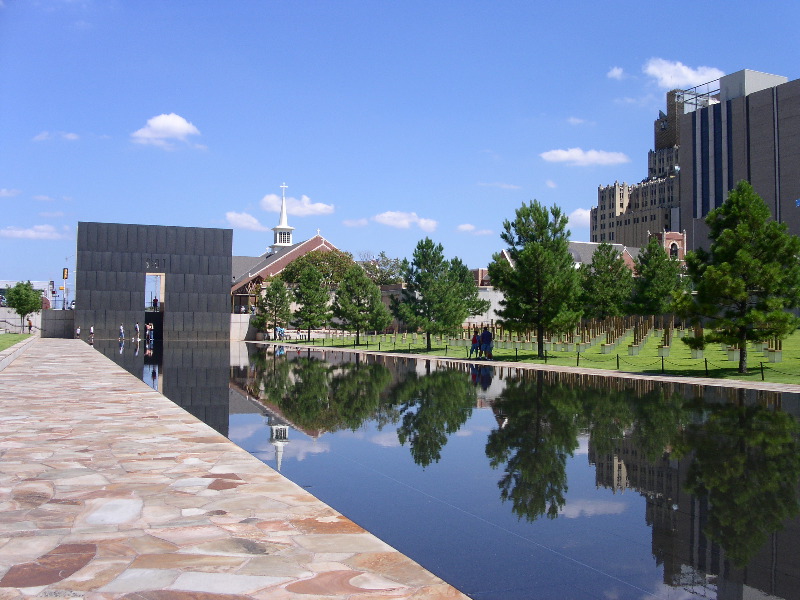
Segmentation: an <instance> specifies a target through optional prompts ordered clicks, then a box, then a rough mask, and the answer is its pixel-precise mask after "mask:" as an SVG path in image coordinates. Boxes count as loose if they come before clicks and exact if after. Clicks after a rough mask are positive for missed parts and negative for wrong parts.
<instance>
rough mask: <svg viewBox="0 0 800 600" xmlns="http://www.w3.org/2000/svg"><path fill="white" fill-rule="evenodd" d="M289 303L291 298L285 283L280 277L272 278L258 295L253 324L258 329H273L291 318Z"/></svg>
mask: <svg viewBox="0 0 800 600" xmlns="http://www.w3.org/2000/svg"><path fill="white" fill-rule="evenodd" d="M291 304H292V299H291V296H290V295H289V290H288V289H287V288H286V284H285V283H283V281H281V280H280V279H273V280H272V281H271V282H270V284H269V285H268V286H267V288H266V289H265V290H264V293H263V294H262V295H260V296H259V297H258V313H257V314H256V316H255V317H254V318H253V325H254V326H255V327H256V328H257V329H258V330H259V331H265V330H267V329H268V328H270V327H271V328H272V330H273V331H275V330H276V329H277V328H278V327H279V326H281V325H284V324H286V323H288V322H289V319H291V318H292V310H291Z"/></svg>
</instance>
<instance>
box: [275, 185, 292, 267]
mask: <svg viewBox="0 0 800 600" xmlns="http://www.w3.org/2000/svg"><path fill="white" fill-rule="evenodd" d="M287 187H289V186H287V185H286V183H282V184H281V216H280V219H279V221H278V225H277V226H276V227H273V228H272V231H274V232H275V237H274V240H273V243H272V246H270V250H272V252H277V251H278V250H279V249H280V248H286V247H288V246H291V245H292V231H293V230H294V227H290V226H289V221H288V220H287V217H286V188H287Z"/></svg>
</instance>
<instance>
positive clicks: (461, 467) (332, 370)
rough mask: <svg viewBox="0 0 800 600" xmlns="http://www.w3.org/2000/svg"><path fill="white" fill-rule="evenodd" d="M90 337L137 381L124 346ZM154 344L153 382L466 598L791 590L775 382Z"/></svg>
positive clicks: (799, 471) (797, 588) (793, 540)
mask: <svg viewBox="0 0 800 600" xmlns="http://www.w3.org/2000/svg"><path fill="white" fill-rule="evenodd" d="M245 347H246V348H248V349H247V350H244V351H242V350H240V348H245ZM237 348H238V349H237ZM98 349H100V350H102V351H104V352H105V353H106V354H107V355H108V356H109V357H111V358H113V359H115V360H117V361H118V362H120V364H123V366H125V363H126V360H127V363H128V366H126V368H128V370H130V371H131V372H134V373H137V374H139V375H141V376H142V378H143V379H144V380H145V381H146V382H147V381H148V379H149V382H152V380H153V377H152V369H151V370H150V371H148V370H147V366H151V365H145V363H144V361H143V358H142V363H141V365H140V364H139V362H138V361H139V357H138V356H137V357H134V358H135V359H136V360H135V361H134V359H133V358H131V357H130V356H129V355H130V354H132V350H129V349H124V348H123V349H122V353H121V354H120V353H118V352H117V349H116V348H114V347H112V348H111V349H110V350H104V349H103V348H98ZM158 354H159V356H158V357H154V356H151V357H150V360H151V361H156V362H159V364H158V365H157V366H158V371H157V373H158V376H157V378H156V381H157V382H158V381H159V380H160V384H161V386H162V388H163V389H162V392H163V393H165V395H167V396H168V397H172V396H171V394H175V395H176V396H175V397H174V398H173V400H175V401H176V402H178V403H179V404H180V405H181V406H185V407H187V409H189V410H190V411H192V412H193V414H197V415H198V416H200V414H206V415H209V416H210V417H211V419H212V420H214V419H216V421H217V423H216V425H213V424H212V426H214V427H215V428H217V429H218V430H220V431H223V430H224V432H225V433H226V435H227V436H228V437H229V438H230V439H231V440H232V441H234V442H235V443H237V444H238V445H239V446H241V447H242V448H245V449H246V450H248V451H249V452H251V453H252V454H253V455H255V456H257V457H258V458H260V459H261V460H263V461H264V462H265V463H267V464H269V465H270V466H271V467H273V468H276V469H279V470H280V472H281V473H282V474H283V475H285V476H286V477H287V478H289V479H291V480H293V481H295V482H296V483H298V484H299V485H301V486H302V487H304V488H306V489H308V490H309V491H310V492H311V493H313V494H314V495H315V496H317V497H318V498H320V499H321V500H323V501H324V502H326V503H327V504H329V505H331V506H332V507H334V508H336V509H337V510H339V511H341V512H342V513H343V514H345V515H346V516H348V517H349V518H350V519H352V520H353V521H355V522H356V523H358V524H360V525H361V526H363V527H364V528H366V529H367V530H369V531H371V532H372V533H374V534H375V535H377V536H379V537H380V538H382V539H383V540H385V541H386V542H388V543H390V544H391V545H393V546H394V547H396V548H397V549H398V550H400V551H401V552H403V553H405V554H406V555H408V556H410V557H411V558H413V559H414V560H416V561H418V562H419V563H421V564H422V565H423V566H425V567H426V568H428V569H429V570H431V571H433V572H434V573H436V574H437V575H439V576H440V577H442V578H443V579H445V580H446V581H448V582H449V583H451V584H453V585H454V586H456V587H457V588H459V589H460V590H462V591H463V592H465V593H466V594H467V595H469V596H470V597H472V598H475V599H509V598H511V599H516V598H578V599H584V598H585V599H597V598H620V599H622V598H649V597H655V598H670V599H673V598H674V599H678V598H681V599H683V598H719V599H746V598H783V599H786V600H788V599H789V598H800V551H798V544H800V519H798V482H799V481H800V452H799V451H798V450H800V448H799V447H798V446H799V445H800V444H798V425H797V419H798V416H800V398H798V396H797V395H795V394H788V393H784V394H781V393H775V392H756V391H752V390H737V389H725V388H719V387H705V388H704V387H698V386H690V385H686V384H661V383H656V382H649V381H636V382H634V381H625V380H622V379H614V378H606V377H595V376H575V375H565V374H558V373H551V372H543V371H523V370H518V369H516V368H511V369H509V368H506V367H498V366H495V365H489V364H480V363H467V362H464V361H433V360H415V359H405V358H391V357H386V358H384V357H376V356H374V355H360V354H352V353H346V352H338V351H321V350H308V351H307V350H305V349H304V350H302V351H298V349H297V348H288V347H287V348H283V347H276V346H270V345H267V346H263V345H262V346H256V345H250V344H248V345H247V346H245V345H241V346H237V347H236V348H233V347H229V346H228V345H225V344H223V345H221V347H216V346H215V347H209V346H205V347H204V348H202V349H201V348H198V347H191V346H190V345H185V346H178V347H175V348H171V347H168V346H164V348H163V349H162V350H161V352H159V353H158ZM217 361H219V362H217ZM210 363H214V364H210ZM204 365H205V366H204ZM228 365H230V368H229V367H228ZM198 369H199V370H202V371H203V373H200V372H199V371H198ZM220 369H223V370H224V378H225V386H224V389H220V388H221V387H222V386H220V385H219V382H220V381H221V379H220V375H219V374H218V371H219V370H220ZM173 378H174V381H175V383H171V382H172V381H173ZM195 396H197V398H195ZM222 405H224V406H225V409H224V410H223V409H222V408H221V406H222ZM193 409H194V410H193ZM222 415H226V416H227V424H226V425H224V426H223V425H221V424H220V423H219V421H220V419H224V417H223V416H222ZM201 418H203V417H201Z"/></svg>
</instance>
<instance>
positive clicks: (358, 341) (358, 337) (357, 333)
mask: <svg viewBox="0 0 800 600" xmlns="http://www.w3.org/2000/svg"><path fill="white" fill-rule="evenodd" d="M360 333H361V331H360V330H358V329H356V346H360V345H361V337H360V336H359V334H360Z"/></svg>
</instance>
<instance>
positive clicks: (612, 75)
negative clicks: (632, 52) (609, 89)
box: [606, 67, 625, 80]
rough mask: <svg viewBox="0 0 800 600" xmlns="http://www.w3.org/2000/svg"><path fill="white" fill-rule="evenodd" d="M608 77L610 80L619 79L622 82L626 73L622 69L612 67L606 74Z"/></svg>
mask: <svg viewBox="0 0 800 600" xmlns="http://www.w3.org/2000/svg"><path fill="white" fill-rule="evenodd" d="M606 77H608V78H609V79H617V80H621V79H622V78H623V77H625V72H624V71H623V70H622V67H611V68H610V69H609V70H608V73H606Z"/></svg>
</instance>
